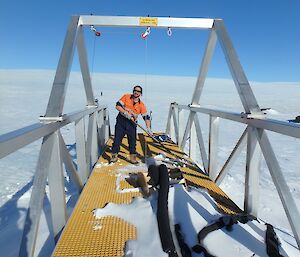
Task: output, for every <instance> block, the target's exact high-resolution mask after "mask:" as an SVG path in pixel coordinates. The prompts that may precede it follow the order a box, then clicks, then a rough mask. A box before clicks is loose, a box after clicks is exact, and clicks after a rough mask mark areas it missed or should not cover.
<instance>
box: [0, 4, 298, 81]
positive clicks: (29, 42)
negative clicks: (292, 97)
mask: <svg viewBox="0 0 300 257" xmlns="http://www.w3.org/2000/svg"><path fill="white" fill-rule="evenodd" d="M90 13H93V14H95V15H129V16H147V15H150V16H154V17H159V16H172V17H208V18H222V19H224V21H225V25H226V28H227V31H228V32H229V34H230V36H231V39H232V41H233V44H234V46H235V49H236V51H237V53H238V55H239V58H240V61H241V63H242V65H243V67H244V70H245V72H246V75H247V77H248V79H249V80H255V81H300V72H299V71H300V26H299V18H298V17H299V13H300V1H298V0H273V1H272V0H252V1H250V0H249V1H246V0H244V1H243V0H210V1H200V0H198V1H197V0H194V1H158V0H153V1H144V0H140V1H130V0H128V1H120V0H119V1H116V0H110V1H102V0H98V1H92V0H86V1H82V0H73V1H70V0H69V1H66V0H60V1H59V0H52V1H49V0H48V1H33V0H28V1H21V0H19V1H11V0H1V8H0V21H1V22H0V35H1V36H0V69H56V66H57V63H58V59H59V55H60V51H61V48H62V43H63V40H64V36H65V32H66V28H67V26H68V23H69V20H70V16H71V15H76V14H85V15H87V14H90ZM99 30H100V31H101V32H102V36H101V37H100V38H96V40H95V38H94V35H93V34H92V33H91V32H90V31H89V29H87V30H86V45H87V48H88V55H89V64H90V69H91V70H92V71H93V72H116V73H118V72H120V73H139V74H143V73H145V74H157V75H182V76H196V75H197V74H198V70H199V66H200V63H201V57H202V53H203V50H204V46H205V45H206V41H207V35H208V33H207V31H200V30H174V31H173V35H172V37H168V36H167V34H166V31H163V30H154V29H153V30H152V31H151V34H150V37H149V39H148V41H147V47H146V43H145V41H144V40H142V39H140V34H141V32H142V31H143V30H142V29H140V28H139V29H107V28H105V29H104V28H101V29H99ZM94 40H95V47H94ZM146 49H147V50H146ZM76 60H77V56H76V55H75V61H74V64H73V67H72V69H73V70H74V71H77V70H79V68H78V62H77V61H76ZM209 76H210V77H225V78H227V77H230V74H229V71H228V69H227V67H226V63H225V61H224V57H223V54H222V52H221V50H220V47H219V46H218V45H217V48H216V53H215V55H214V58H213V61H212V63H211V67H210V72H209Z"/></svg>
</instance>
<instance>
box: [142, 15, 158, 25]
mask: <svg viewBox="0 0 300 257" xmlns="http://www.w3.org/2000/svg"><path fill="white" fill-rule="evenodd" d="M140 26H157V18H152V17H140Z"/></svg>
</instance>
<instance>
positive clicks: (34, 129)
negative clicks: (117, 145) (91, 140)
mask: <svg viewBox="0 0 300 257" xmlns="http://www.w3.org/2000/svg"><path fill="white" fill-rule="evenodd" d="M101 108H104V106H98V107H90V108H86V109H84V110H82V111H77V112H73V113H70V114H66V115H64V116H63V120H62V121H57V122H51V123H48V124H41V123H35V124H33V125H30V126H27V127H24V128H21V129H17V130H15V131H12V132H9V133H7V134H3V135H1V136H0V159H1V158H3V157H5V156H7V155H9V154H10V153H13V152H15V151H17V150H18V149H20V148H22V147H24V146H26V145H28V144H30V143H32V142H34V141H36V140H38V139H39V138H41V137H45V136H47V135H49V134H51V133H53V132H54V131H56V130H58V129H60V128H62V127H64V126H66V125H68V124H69V123H71V122H74V121H77V120H78V119H81V118H82V117H84V116H86V115H89V114H91V113H93V112H94V111H96V110H100V109H101Z"/></svg>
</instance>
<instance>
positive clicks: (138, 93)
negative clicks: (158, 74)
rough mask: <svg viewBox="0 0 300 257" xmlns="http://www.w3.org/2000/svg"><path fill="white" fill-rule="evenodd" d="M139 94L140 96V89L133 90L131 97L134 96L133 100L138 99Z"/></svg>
mask: <svg viewBox="0 0 300 257" xmlns="http://www.w3.org/2000/svg"><path fill="white" fill-rule="evenodd" d="M141 94H142V91H141V89H140V88H139V87H136V88H134V89H133V96H134V97H135V98H138V97H140V96H141Z"/></svg>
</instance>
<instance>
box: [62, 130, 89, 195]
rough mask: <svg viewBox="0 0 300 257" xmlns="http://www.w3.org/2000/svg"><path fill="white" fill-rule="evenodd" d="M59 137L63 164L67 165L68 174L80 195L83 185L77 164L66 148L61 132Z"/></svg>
mask: <svg viewBox="0 0 300 257" xmlns="http://www.w3.org/2000/svg"><path fill="white" fill-rule="evenodd" d="M58 135H59V144H60V152H61V157H62V161H63V163H64V164H65V167H66V172H67V173H68V174H69V176H70V178H71V181H72V182H73V183H74V185H75V187H76V188H77V190H78V192H79V193H80V192H81V190H82V188H83V183H82V181H81V179H80V177H79V175H78V173H77V170H76V164H75V163H74V162H73V160H72V158H71V156H70V153H69V151H68V149H67V147H66V143H65V141H64V139H63V137H62V135H61V133H60V132H59V134H58ZM76 152H77V151H76ZM77 158H78V157H77Z"/></svg>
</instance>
